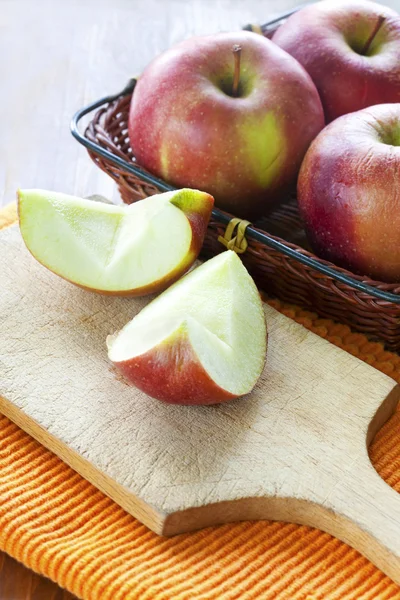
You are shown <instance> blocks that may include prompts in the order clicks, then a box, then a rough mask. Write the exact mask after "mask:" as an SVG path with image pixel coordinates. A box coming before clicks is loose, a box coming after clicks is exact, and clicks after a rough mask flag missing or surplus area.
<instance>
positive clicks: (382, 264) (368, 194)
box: [298, 104, 400, 282]
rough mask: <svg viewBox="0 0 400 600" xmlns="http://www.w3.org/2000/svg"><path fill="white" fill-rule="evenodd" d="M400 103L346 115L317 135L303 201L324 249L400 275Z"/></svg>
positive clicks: (337, 259)
mask: <svg viewBox="0 0 400 600" xmlns="http://www.w3.org/2000/svg"><path fill="white" fill-rule="evenodd" d="M399 174H400V104H382V105H377V106H371V107H369V108H365V109H364V110H360V111H358V112H355V113H351V114H348V115H344V116H342V117H339V118H338V119H336V120H335V121H333V122H332V123H330V124H329V125H328V126H327V127H326V128H325V129H324V130H323V131H322V132H321V133H320V134H319V136H318V137H317V138H316V139H315V140H314V142H313V143H312V145H311V147H310V149H309V150H308V152H307V154H306V157H305V159H304V162H303V165H302V167H301V171H300V175H299V180H298V202H299V207H300V210H301V212H302V215H303V218H304V221H305V225H306V230H307V233H308V237H309V240H310V242H311V244H312V246H313V248H314V249H315V251H316V253H317V254H319V256H321V257H323V258H326V259H328V260H330V261H332V262H334V263H336V264H337V265H340V266H343V267H345V268H349V269H351V270H352V271H354V272H356V273H359V274H361V275H369V276H371V277H373V278H375V279H378V280H380V281H386V282H400V179H399Z"/></svg>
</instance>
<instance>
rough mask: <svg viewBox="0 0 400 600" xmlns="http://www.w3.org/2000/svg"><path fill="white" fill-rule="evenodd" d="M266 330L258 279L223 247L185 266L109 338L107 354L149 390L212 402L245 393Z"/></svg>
mask: <svg viewBox="0 0 400 600" xmlns="http://www.w3.org/2000/svg"><path fill="white" fill-rule="evenodd" d="M266 344H267V332H266V324H265V315H264V310H263V306H262V302H261V298H260V294H259V292H258V290H257V288H256V285H255V283H254V281H253V280H252V278H251V277H250V275H249V274H248V272H247V270H246V269H245V267H244V266H243V264H242V262H241V260H240V258H238V256H237V255H236V254H235V252H232V251H231V250H228V251H226V252H223V253H222V254H219V255H218V256H216V257H215V258H213V259H211V260H209V261H208V262H206V263H204V264H203V265H201V266H200V267H198V268H197V269H194V270H193V271H191V272H190V273H189V274H188V275H186V276H185V277H183V278H182V279H181V280H180V281H178V282H177V283H175V284H174V285H173V286H171V287H170V288H169V289H168V290H167V291H165V292H164V293H163V294H161V295H160V296H158V297H157V298H156V299H155V300H153V301H152V302H150V304H148V305H147V306H146V307H145V308H144V309H143V310H142V311H141V312H140V313H139V314H138V315H136V317H134V319H132V321H130V322H129V323H128V324H127V325H126V326H125V327H124V328H123V329H122V330H121V331H120V332H119V333H117V334H115V335H112V336H109V337H108V339H107V345H108V356H109V358H110V360H111V361H112V362H113V363H114V364H115V365H116V366H117V367H118V368H119V369H120V370H121V371H122V373H123V374H124V376H125V377H126V378H127V379H128V380H129V381H130V382H131V383H133V384H134V385H136V386H137V387H138V388H139V389H141V390H143V391H144V392H146V394H148V395H149V396H152V397H153V398H157V399H158V400H163V401H165V402H171V403H174V404H215V403H217V402H223V401H225V400H230V399H231V398H236V397H238V396H242V395H244V394H247V393H248V392H250V391H251V390H252V389H253V387H254V385H255V384H256V382H257V380H258V378H259V376H260V374H261V372H262V370H263V365H264V362H265V354H266Z"/></svg>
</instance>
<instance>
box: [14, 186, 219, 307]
mask: <svg viewBox="0 0 400 600" xmlns="http://www.w3.org/2000/svg"><path fill="white" fill-rule="evenodd" d="M213 204H214V199H213V197H212V196H210V195H209V194H206V193H204V192H200V191H197V190H191V189H182V190H177V191H173V192H167V193H164V194H158V195H155V196H150V197H149V198H146V199H145V200H140V201H139V202H135V203H134V204H131V205H129V206H127V205H119V206H116V205H112V204H103V203H100V202H94V201H92V200H86V199H83V198H77V197H75V196H67V195H66V194H60V193H56V192H47V191H44V190H20V191H19V192H18V211H19V221H20V229H21V234H22V237H23V239H24V242H25V244H26V246H27V248H28V250H29V251H30V252H31V253H32V254H33V256H34V257H35V258H36V259H37V260H38V261H39V262H40V263H42V265H44V266H45V267H47V268H48V269H50V270H51V271H53V272H54V273H56V274H57V275H60V276H61V277H63V278H64V279H67V280H68V281H70V282H71V283H74V284H76V285H78V286H80V287H83V288H85V289H88V290H92V291H96V292H100V293H104V294H117V295H132V296H141V295H146V294H151V293H153V292H159V291H162V290H164V289H165V288H167V287H168V286H169V285H170V284H171V283H173V282H174V281H176V280H177V279H179V277H180V276H181V275H182V274H183V273H185V271H187V269H188V268H189V267H190V266H191V265H192V264H193V262H194V261H195V259H196V258H197V255H198V253H199V252H200V249H201V246H202V244H203V240H204V236H205V233H206V230H207V224H208V221H209V219H210V215H211V211H212V207H213Z"/></svg>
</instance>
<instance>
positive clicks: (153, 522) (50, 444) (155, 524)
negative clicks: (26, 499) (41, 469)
mask: <svg viewBox="0 0 400 600" xmlns="http://www.w3.org/2000/svg"><path fill="white" fill-rule="evenodd" d="M0 412H1V413H3V414H4V415H5V416H6V417H8V418H9V419H10V420H11V421H13V422H14V423H15V424H16V425H18V427H20V428H21V429H23V430H24V431H25V432H26V433H28V434H29V435H30V436H32V437H33V438H34V439H35V440H36V441H38V442H39V443H40V444H42V445H43V446H45V447H46V448H48V449H49V450H51V452H53V453H54V454H55V455H56V456H58V458H60V459H61V460H62V461H63V462H65V463H66V464H67V465H68V466H69V467H71V468H72V469H73V470H74V471H76V472H77V473H79V475H81V477H83V478H84V479H86V480H87V481H89V482H90V483H91V484H92V485H94V486H95V487H96V488H97V489H99V490H100V491H101V492H103V493H104V494H105V495H106V496H108V497H109V498H111V500H113V501H114V502H116V503H117V504H118V505H119V506H121V507H122V508H123V509H124V510H126V512H128V513H129V514H130V515H132V516H133V517H135V518H136V519H138V520H139V521H140V522H141V523H143V524H144V525H146V527H148V528H149V529H151V530H152V531H154V533H157V534H159V535H161V534H162V533H163V529H164V521H165V518H166V515H164V514H162V513H160V512H158V511H157V510H156V509H154V508H153V507H151V506H149V505H148V504H146V503H145V502H143V500H140V499H139V498H137V497H136V496H134V495H133V494H132V493H130V492H129V490H128V489H127V488H125V487H123V486H121V485H119V484H118V483H117V482H116V481H115V480H114V479H112V477H110V476H109V475H106V474H105V473H103V472H102V471H100V470H99V469H97V467H95V466H94V465H93V464H92V463H91V462H90V461H89V460H86V459H85V458H83V457H82V456H81V455H80V454H78V452H76V451H75V450H73V449H71V448H69V447H68V446H67V445H66V444H64V443H63V442H62V441H61V440H60V439H58V438H56V437H55V436H53V435H51V434H50V433H49V432H48V431H47V430H46V429H45V428H44V427H42V426H41V425H39V423H37V422H36V421H35V420H33V419H31V418H28V417H27V416H26V415H25V413H24V412H23V411H22V410H20V409H19V408H17V407H16V406H15V405H14V404H12V403H11V402H9V401H8V400H7V399H6V398H4V397H3V396H1V395H0Z"/></svg>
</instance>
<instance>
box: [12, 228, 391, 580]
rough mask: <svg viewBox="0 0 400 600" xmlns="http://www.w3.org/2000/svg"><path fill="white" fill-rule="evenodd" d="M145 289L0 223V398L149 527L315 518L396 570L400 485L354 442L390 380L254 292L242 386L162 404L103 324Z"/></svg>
mask: <svg viewBox="0 0 400 600" xmlns="http://www.w3.org/2000/svg"><path fill="white" fill-rule="evenodd" d="M146 302H148V299H147V300H146V299H139V300H138V299H123V298H112V297H106V296H100V295H96V294H93V293H89V292H85V291H83V290H80V289H79V288H76V287H74V286H72V285H70V284H68V283H67V282H64V281H63V280H61V279H59V278H58V277H56V276H55V275H53V274H51V273H50V272H48V271H47V270H46V269H45V268H44V267H42V266H41V265H39V264H38V263H37V262H36V261H35V260H34V259H33V258H32V257H31V255H30V254H29V253H28V251H27V250H26V248H25V247H24V245H23V242H22V240H21V237H20V234H19V230H18V228H17V227H12V228H9V229H7V230H5V231H3V232H1V233H0V396H2V398H0V410H1V412H3V413H4V414H5V415H7V416H8V417H9V418H10V419H12V420H13V421H15V422H16V423H17V424H18V425H19V426H20V427H22V428H23V429H25V430H26V431H27V432H29V433H30V434H31V435H32V436H33V437H35V438H36V439H38V440H39V441H40V442H41V443H43V444H44V445H45V446H47V447H48V448H50V449H51V450H52V451H53V452H55V453H56V454H57V455H58V456H60V457H61V458H62V459H63V460H64V461H65V462H67V463H68V464H69V465H70V466H71V467H73V468H74V469H75V470H76V471H78V472H79V473H81V475H83V477H85V478H86V479H88V480H89V481H91V482H92V483H93V484H94V485H95V486H97V487H98V488H99V489H101V490H103V491H104V492H105V493H106V494H107V495H108V496H110V497H111V498H113V499H114V500H115V501H116V502H117V503H118V504H120V505H121V506H122V507H123V508H125V509H126V510H127V511H128V512H130V513H131V514H133V515H134V516H135V517H137V518H138V519H139V520H141V521H142V522H143V523H145V524H146V525H147V526H148V527H150V528H151V529H152V530H154V531H155V532H157V533H160V534H164V535H172V534H176V533H180V532H184V531H190V530H193V529H197V528H200V527H206V526H208V525H215V524H218V523H225V522H228V521H236V520H242V519H279V520H285V521H292V522H296V523H303V524H307V525H311V526H314V527H318V528H320V529H323V530H325V531H328V532H329V533H331V534H333V535H335V536H336V537H338V538H340V539H342V540H344V541H345V542H347V543H349V544H350V545H352V546H354V547H355V548H357V549H358V550H359V551H361V552H362V553H363V554H364V555H365V556H367V557H368V558H369V559H370V560H371V561H372V562H374V563H375V564H376V565H377V566H378V567H380V568H381V569H382V570H383V571H384V572H385V573H387V574H388V575H389V576H391V577H392V578H393V579H394V580H395V581H396V582H397V583H399V584H400V497H399V496H398V494H397V493H396V492H395V491H394V490H392V489H391V488H390V487H389V486H388V485H387V484H386V483H384V482H383V480H382V479H381V478H380V477H379V475H378V474H377V473H376V471H375V470H374V468H373V467H372V465H371V463H370V461H369V458H368V452H367V445H368V443H369V442H370V440H371V439H372V437H373V436H374V434H375V432H376V431H377V430H378V429H379V428H380V427H381V426H382V424H383V423H384V422H385V421H386V420H387V419H388V418H389V416H390V415H391V414H392V413H393V411H394V409H395V407H396V404H397V401H398V399H399V396H400V391H399V386H396V384H395V382H394V381H393V380H392V379H390V378H389V377H387V376H385V375H383V374H382V373H380V372H378V371H377V370H375V369H373V368H372V367H370V366H368V365H367V364H365V363H363V362H361V361H360V360H358V359H357V358H354V357H352V356H351V355H349V354H347V353H346V352H344V351H343V350H340V349H339V348H336V347H335V346H333V345H331V344H329V343H328V342H327V341H325V340H323V339H322V338H319V337H318V336H316V335H314V334H312V333H310V332H308V331H307V330H306V329H305V328H303V327H302V326H301V325H298V324H297V323H295V322H293V321H291V320H290V319H288V318H287V317H285V316H283V315H281V314H280V313H278V312H277V311H275V310H274V309H272V308H271V307H269V306H267V305H266V306H265V313H266V316H267V321H268V329H269V346H268V356H267V364H266V368H265V370H264V373H263V375H262V377H261V379H260V381H259V383H258V385H257V386H256V388H255V390H254V391H253V392H252V393H251V394H250V395H249V396H247V397H245V398H242V399H238V400H235V401H233V402H230V403H227V404H222V405H219V406H214V407H185V406H169V405H164V404H162V403H160V402H158V401H156V400H153V399H151V398H148V397H147V396H146V395H145V394H143V393H141V392H139V391H138V390H136V389H135V388H133V387H130V386H129V385H127V384H126V383H125V382H124V381H123V380H122V379H121V378H120V377H119V376H118V375H117V374H116V372H115V371H114V370H113V368H112V366H111V365H110V364H109V362H108V359H107V352H106V345H105V339H106V336H107V335H108V334H109V333H113V332H114V331H115V330H116V329H118V328H120V327H121V326H122V325H124V324H125V323H126V322H127V321H128V320H129V319H131V318H132V317H133V316H134V315H135V314H136V313H137V312H138V311H139V310H140V309H141V308H142V307H143V306H144V305H145V304H146Z"/></svg>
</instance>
